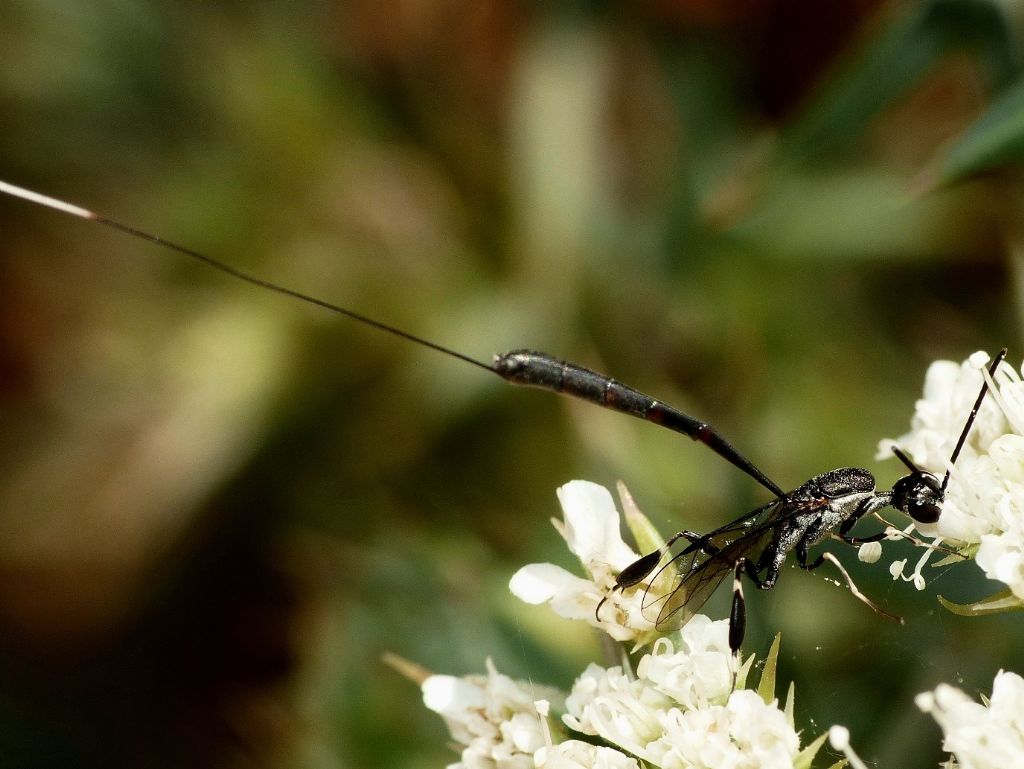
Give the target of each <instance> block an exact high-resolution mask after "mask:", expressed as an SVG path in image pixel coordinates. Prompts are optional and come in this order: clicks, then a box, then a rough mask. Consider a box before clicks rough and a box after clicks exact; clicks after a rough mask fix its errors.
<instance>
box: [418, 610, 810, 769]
mask: <svg viewBox="0 0 1024 769" xmlns="http://www.w3.org/2000/svg"><path fill="white" fill-rule="evenodd" d="M777 653H778V644H777V643H776V645H775V646H773V649H772V653H771V654H770V655H769V658H768V660H767V661H766V663H765V668H764V669H765V673H764V674H763V675H762V680H761V683H760V685H759V686H758V690H757V691H753V690H749V689H743V688H742V686H743V684H744V682H745V679H746V676H747V673H748V671H749V669H750V667H751V664H752V662H753V657H751V658H750V659H749V660H748V661H747V664H746V665H745V666H744V668H743V669H742V670H741V671H739V674H738V676H737V685H738V686H739V687H740V688H735V689H734V688H733V685H732V684H733V679H732V675H731V673H730V666H731V664H732V654H731V652H730V650H729V646H728V622H726V621H724V620H721V621H718V622H712V621H711V620H710V619H708V618H707V617H704V616H702V615H697V616H696V617H694V618H693V620H692V621H691V622H690V623H688V624H687V625H686V627H684V628H683V631H682V633H681V640H680V646H679V648H678V649H677V648H676V647H675V646H674V645H673V644H672V643H671V642H670V641H669V640H668V639H660V640H659V641H658V642H656V643H655V644H654V647H653V648H652V650H651V651H650V653H648V654H646V655H645V656H644V657H643V658H642V659H641V660H640V663H639V665H638V666H637V671H636V674H635V675H632V674H630V673H628V672H626V671H624V670H623V669H622V668H620V667H611V668H603V667H601V666H599V665H590V666H589V667H588V668H587V669H586V670H585V671H584V672H583V674H582V675H581V676H580V677H579V678H577V679H576V682H575V684H574V685H573V687H572V691H571V693H570V694H569V695H568V696H565V695H563V694H561V693H559V692H557V691H554V690H552V689H550V688H548V687H540V686H536V685H534V684H530V683H527V682H523V681H513V680H512V679H511V678H508V677H507V676H504V675H502V674H501V673H499V672H498V671H497V670H496V669H495V667H494V665H493V663H491V662H490V661H489V660H488V663H487V670H488V673H487V675H486V676H467V677H465V678H456V677H454V676H440V675H435V676H429V677H428V678H426V679H425V680H424V681H423V683H422V688H423V699H424V702H425V703H426V705H427V707H428V708H430V709H431V710H434V711H436V712H437V713H439V714H441V715H442V716H443V717H444V720H445V723H446V724H447V725H448V729H449V731H450V732H451V736H452V738H453V740H454V741H455V742H456V743H457V745H458V749H459V750H460V752H461V761H459V762H458V763H455V764H452V765H450V767H449V769H528V768H530V767H537V769H541V768H543V769H571V768H578V769H591V768H592V767H593V768H595V769H602V768H604V767H607V768H608V769H639V767H640V766H646V767H662V769H805V768H806V767H809V766H810V765H811V761H812V760H813V758H814V755H815V754H816V752H817V750H818V748H819V747H820V746H821V744H822V741H823V739H824V735H822V738H820V739H818V740H816V741H815V742H813V743H811V744H810V745H808V746H807V747H805V748H804V749H803V750H801V749H800V738H799V735H798V734H797V732H796V730H795V729H794V727H793V719H792V712H793V692H792V688H791V689H790V694H789V698H788V702H787V703H786V707H785V709H780V708H779V705H778V701H777V700H776V699H775V698H774V687H775V684H774V669H775V659H776V656H777ZM536 698H542V699H544V700H546V702H545V703H544V706H543V707H542V708H541V710H542V711H543V713H544V715H541V712H539V711H538V703H536V702H535V699H536ZM548 702H550V704H551V706H552V707H553V708H554V709H555V711H556V712H557V713H558V714H560V715H561V722H562V726H563V727H564V728H563V729H558V730H557V731H556V732H555V736H556V737H559V738H563V739H560V740H559V741H557V742H556V741H555V739H554V738H553V737H552V734H551V730H550V729H549V724H548V722H547V720H546V716H547V707H548ZM641 761H642V762H643V763H642V764H641V763H640V762H641Z"/></svg>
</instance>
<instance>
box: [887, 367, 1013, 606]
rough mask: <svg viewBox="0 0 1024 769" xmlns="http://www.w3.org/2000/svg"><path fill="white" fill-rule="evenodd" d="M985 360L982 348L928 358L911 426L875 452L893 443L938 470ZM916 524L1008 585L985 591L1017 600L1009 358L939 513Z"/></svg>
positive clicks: (959, 426)
mask: <svg viewBox="0 0 1024 769" xmlns="http://www.w3.org/2000/svg"><path fill="white" fill-rule="evenodd" d="M988 360H989V359H988V356H987V355H986V354H985V353H975V354H974V355H972V356H971V357H970V358H969V359H968V360H966V361H964V362H963V363H954V362H952V361H937V362H935V363H933V364H932V365H931V366H930V367H929V368H928V372H927V374H926V375H925V385H924V397H923V398H921V399H920V400H919V401H918V402H917V404H916V407H915V410H914V417H913V419H912V421H911V431H910V432H909V433H907V434H906V435H904V436H902V437H900V438H897V439H896V440H895V441H893V440H885V441H882V443H881V444H880V445H879V458H886V457H890V456H892V452H891V446H892V445H893V443H895V444H897V445H898V446H900V447H901V448H902V449H903V450H904V451H906V452H907V453H909V454H910V456H911V457H913V459H914V461H915V462H916V463H917V464H919V465H920V466H921V467H922V468H924V469H926V470H928V471H930V472H932V473H935V474H936V475H937V476H939V477H940V478H941V477H942V476H943V475H944V474H945V472H946V470H947V468H948V465H949V459H950V456H951V454H952V451H953V447H954V445H955V443H956V441H957V439H958V437H959V435H960V432H961V430H962V429H963V425H964V420H965V419H966V416H967V414H968V413H969V412H970V410H971V406H972V405H973V403H974V401H975V399H976V398H977V397H978V392H979V390H980V388H981V383H982V381H983V377H988V372H987V370H986V364H987V362H988ZM918 528H919V529H921V530H922V533H924V534H926V535H931V536H935V537H936V538H937V539H938V540H940V541H946V542H949V543H954V544H955V545H956V546H958V547H959V548H960V549H961V551H962V552H963V553H964V554H965V555H968V556H972V555H973V556H974V557H975V559H976V562H977V564H978V566H979V567H980V568H981V569H982V570H983V571H984V572H985V575H986V576H988V577H989V578H990V579H995V580H998V581H1000V582H1003V583H1004V584H1006V585H1007V587H1008V588H1009V589H1008V590H1007V591H1005V592H1004V593H1001V594H999V595H997V596H994V597H993V598H994V599H996V600H997V601H998V602H1000V603H1001V605H1003V606H1006V605H1007V604H1016V605H1020V604H1021V603H1022V602H1024V382H1022V381H1021V376H1020V373H1019V372H1018V371H1017V370H1015V369H1014V368H1013V367H1012V366H1010V365H1008V364H1006V363H1003V364H1002V365H1000V367H999V368H998V370H997V371H996V372H995V375H994V376H993V377H991V381H990V383H989V392H988V395H987V397H986V398H985V401H984V403H982V406H981V409H980V410H979V412H978V415H977V418H976V419H975V422H974V425H973V427H972V428H971V432H970V434H969V435H968V439H967V442H966V443H965V444H964V447H963V450H962V452H961V454H960V457H959V458H958V459H957V462H956V464H955V465H954V466H953V467H952V470H951V475H950V481H949V486H948V488H947V489H946V497H945V501H944V503H943V506H942V515H941V517H940V518H939V520H938V522H937V523H936V524H934V525H932V526H921V525H918ZM992 605H994V604H989V606H990V607H991V606H992ZM979 606H981V604H979Z"/></svg>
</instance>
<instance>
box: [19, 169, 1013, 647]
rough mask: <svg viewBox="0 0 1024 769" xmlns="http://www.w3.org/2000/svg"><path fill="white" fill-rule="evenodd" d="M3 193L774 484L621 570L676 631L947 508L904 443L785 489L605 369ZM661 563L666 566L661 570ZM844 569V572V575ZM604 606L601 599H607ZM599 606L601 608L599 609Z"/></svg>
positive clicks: (737, 615) (736, 624) (740, 610)
mask: <svg viewBox="0 0 1024 769" xmlns="http://www.w3.org/2000/svg"><path fill="white" fill-rule="evenodd" d="M0 192H3V193H5V194H7V195H11V196H14V197H18V198H21V199H23V200H27V201H29V202H32V203H35V204H36V205H41V206H45V207H47V208H51V209H54V210H57V211H60V212H62V213H65V214H69V215H71V216H76V217H79V218H82V219H86V220H89V221H93V222H97V223H98V224H103V225H105V226H107V227H112V228H114V229H117V230H120V231H121V232H124V233H127V234H129V235H133V236H135V237H139V238H142V239H144V240H148V241H150V242H152V243H156V244H158V245H161V246H163V247H165V248H168V249H171V250H173V251H176V252H178V253H180V254H183V255H185V256H188V257H191V258H193V259H196V260H198V261H201V262H203V263H204V264H206V265H208V266H210V267H213V268H215V269H217V270H220V271H221V272H224V273H227V274H228V275H231V276H233V277H235V278H238V279H240V280H243V281H246V282H248V283H251V284H253V285H256V286H259V287H260V288H265V289H267V290H269V291H274V292H276V293H279V294H283V295H285V296H289V297H292V298H293V299H298V300H300V301H303V302H307V303H309V304H313V305H316V306H318V307H322V308H324V309H326V310H330V311H331V312H335V313H338V314H340V315H344V316H346V317H348V318H352V319H353V320H356V321H359V322H360V323H364V324H366V325H369V326H372V327H374V328H376V329H379V330H381V331H384V332H387V333H389V334H393V335H396V336H399V337H402V338H403V339H407V340H409V341H411V342H414V343H416V344H419V345H422V346H425V347H429V348H430V349H433V350H436V351H438V352H440V353H443V354H444V355H448V356H450V357H453V358H456V359H458V360H461V361H463V362H465V363H469V364H471V365H474V366H476V367H478V368H481V369H484V370H486V371H489V372H492V373H494V374H497V375H498V376H500V377H501V378H503V379H505V380H506V381H508V382H511V383H513V384H517V385H524V386H528V387H538V388H541V389H544V390H550V391H552V392H558V393H564V394H566V395H570V396H572V397H574V398H580V399H582V400H585V401H589V402H590V403H595V404H597V405H599V406H603V407H605V408H609V409H613V410H615V411H620V412H622V413H624V414H629V415H631V416H634V417H638V418H640V419H643V420H646V421H648V422H653V423H654V424H658V425H662V426H663V427H667V428H668V429H670V430H674V431H676V432H679V433H682V434H684V435H688V436H689V437H690V438H692V439H693V440H695V441H700V442H701V443H703V444H705V445H706V446H708V447H709V448H710V449H711V450H712V451H714V452H715V453H716V454H718V455H719V456H721V457H723V458H724V459H726V460H727V461H728V462H731V463H732V464H733V465H735V466H736V467H738V468H739V469H740V470H742V471H743V472H744V473H746V474H747V475H749V476H750V477H751V478H753V479H754V480H756V481H757V482H758V483H760V484H761V485H762V486H763V487H764V488H766V489H768V490H769V491H770V492H771V493H772V494H774V495H775V499H773V500H772V501H771V502H769V503H767V504H766V505H763V506H761V507H759V508H757V509H755V510H752V511H751V512H749V513H745V514H744V515H742V516H740V517H739V518H737V519H736V520H734V521H731V522H730V523H727V524H725V525H724V526H721V527H719V528H717V529H715V530H714V531H712V532H710V533H708V534H697V533H695V532H692V531H681V532H679V533H678V534H676V535H674V536H673V537H672V538H670V540H669V541H668V542H667V543H666V544H665V545H664V546H663V547H662V548H660V549H659V550H656V551H654V552H653V553H649V554H648V555H645V556H643V557H642V558H640V559H639V560H638V561H636V562H635V563H633V564H632V565H630V566H628V567H627V568H626V569H624V570H623V571H622V573H621V574H620V575H619V576H618V579H617V580H616V585H615V587H614V589H615V590H624V589H629V588H632V587H636V586H638V585H640V583H642V582H644V581H645V580H648V578H650V577H651V575H652V574H653V575H655V576H654V578H653V579H651V580H650V583H652V584H659V583H660V581H661V580H659V579H658V578H659V577H660V576H661V575H662V574H666V573H673V574H674V575H675V576H674V577H673V580H672V584H671V586H670V587H668V588H667V589H665V590H663V591H661V592H660V593H659V592H655V591H654V590H653V589H652V588H650V587H648V588H646V593H645V595H644V599H643V604H644V608H645V611H647V612H651V613H653V614H656V617H655V618H654V620H653V621H654V622H655V625H656V627H657V628H658V629H660V630H666V631H667V630H672V629H676V628H679V627H681V626H682V625H684V624H685V623H686V622H687V621H688V620H689V619H690V618H691V617H692V616H693V615H694V614H695V613H696V612H697V611H698V610H699V609H700V608H701V607H702V606H703V605H704V603H705V601H707V599H708V598H709V597H710V595H711V594H712V593H713V592H714V590H715V588H716V587H718V585H719V584H721V582H722V580H723V579H725V577H726V575H728V574H729V573H730V572H732V573H733V575H734V589H733V601H732V610H731V614H730V634H729V644H730V646H731V647H732V649H733V651H736V650H738V649H739V647H740V644H741V643H742V640H743V633H744V629H745V624H746V612H745V604H744V601H743V591H742V586H741V577H742V576H744V575H746V576H747V577H748V578H749V579H750V580H751V581H752V582H753V583H754V584H755V585H756V586H757V587H758V588H760V589H762V590H770V589H771V588H772V587H773V586H774V585H775V582H776V580H777V579H778V577H779V573H780V571H781V569H782V566H783V564H784V563H785V561H786V557H787V556H788V555H789V553H790V552H793V551H795V553H796V558H797V562H798V564H799V565H800V566H801V567H802V568H804V569H807V570H811V569H816V568H818V567H819V566H821V565H822V564H823V563H825V561H826V560H827V561H830V562H832V563H834V564H835V565H836V566H838V567H839V568H840V569H842V567H841V565H840V564H839V562H838V560H837V559H836V558H835V556H833V555H832V554H831V553H827V552H825V553H822V554H821V555H819V556H818V557H817V558H816V559H815V560H813V561H809V560H808V559H809V554H808V549H809V548H810V547H811V546H813V545H817V544H819V543H820V542H822V541H823V540H824V539H826V538H827V537H829V536H832V535H835V536H836V537H838V538H839V539H840V540H842V541H843V542H846V543H848V544H850V545H860V544H863V543H866V542H877V541H880V540H882V539H884V538H885V537H886V536H888V534H887V532H885V531H883V532H880V533H878V534H874V535H871V536H867V537H854V536H850V531H851V530H852V528H853V526H854V525H855V524H856V523H857V521H858V520H860V519H861V518H862V517H864V516H865V515H869V514H871V513H875V512H877V511H879V510H881V509H882V508H885V507H889V506H891V507H894V508H896V509H897V510H900V511H902V512H904V513H906V514H907V515H909V516H910V517H911V518H913V519H914V520H915V521H917V522H919V523H934V522H935V521H937V520H938V518H939V515H940V514H941V511H942V502H943V499H944V498H945V493H946V486H947V484H948V483H949V475H950V474H949V470H947V471H946V474H945V476H944V477H943V479H942V481H941V482H940V481H939V479H938V478H937V477H936V476H935V475H932V474H931V473H928V472H926V471H924V470H922V469H921V468H919V467H918V466H917V465H915V464H914V462H913V461H912V460H911V459H910V458H909V457H908V456H907V455H906V454H905V453H904V452H902V451H901V450H900V449H899V448H896V447H894V448H893V451H894V453H895V454H896V456H897V457H898V458H899V459H900V461H901V462H903V464H904V465H905V466H906V468H907V470H908V471H909V472H908V474H907V475H906V476H904V477H903V478H901V479H900V480H898V481H897V482H896V483H895V484H894V485H893V487H892V489H891V490H889V491H878V490H876V488H875V478H874V476H873V475H872V474H871V473H869V472H868V471H867V470H863V469H861V468H857V467H844V468H840V469H837V470H831V471H829V472H827V473H822V474H821V475H817V476H815V477H814V478H812V479H811V480H809V481H807V482H806V483H804V484H803V485H801V486H798V487H797V488H796V489H794V490H793V491H790V492H788V493H787V492H784V491H783V490H782V488H781V487H779V486H778V484H776V483H775V482H774V481H772V480H771V479H770V478H769V477H768V476H767V475H765V474H764V473H763V472H762V471H761V470H759V469H758V468H757V467H756V466H755V465H754V464H753V463H752V462H751V461H750V460H749V459H747V458H746V457H744V456H743V455H742V454H740V453H739V451H737V450H736V449H735V448H734V447H733V446H732V444H730V443H729V442H728V441H727V440H726V439H725V437H724V436H723V435H722V434H721V433H720V432H719V431H718V430H716V429H715V428H714V427H712V426H711V425H709V424H707V423H706V422H702V421H700V420H699V419H695V418H694V417H691V416H689V415H688V414H684V413H683V412H681V411H679V410H678V409H674V408H672V407H671V406H669V405H667V404H665V403H662V402H661V401H658V400H656V399H654V398H651V397H650V396H647V395H644V394H643V393H641V392H639V391H638V390H634V389H633V388H631V387H628V386H626V385H624V384H622V383H620V382H617V381H615V380H614V379H612V378H610V377H607V376H605V375H604V374H599V373H597V372H596V371H592V370H590V369H587V368H584V367H582V366H578V365H576V364H574V363H568V362H566V361H561V360H558V359H556V358H552V357H551V356H549V355H545V354H543V353H539V352H534V351H530V350H517V351H513V352H509V353H505V354H503V355H498V356H495V358H494V360H493V362H492V363H490V364H488V363H484V362H482V361H478V360H476V359H474V358H471V357H469V356H467V355H463V354H462V353H459V352H456V351H455V350H451V349H449V348H447V347H444V346H442V345H439V344H437V343H435V342H431V341H429V340H427V339H423V338H421V337H418V336H415V335H413V334H410V333H408V332H405V331H402V330H401V329H398V328H395V327H393V326H389V325H387V324H385V323H381V322H380V321H376V320H373V319H372V318H368V317H366V316H365V315H361V314H359V313H356V312H353V311H352V310H348V309H345V308H344V307H340V306H338V305H335V304H331V303H330V302H326V301H324V300H322V299H317V298H316V297H313V296H310V295H308V294H304V293H301V292H299V291H294V290H292V289H290V288H287V287H285V286H281V285H278V284H276V283H272V282H270V281H266V280H263V279H262V278H258V277H256V276H254V275H251V274H249V273H246V272H243V271H241V270H237V269H235V268H234V267H231V266H230V265H228V264H225V263H224V262H221V261H218V260H216V259H213V258H212V257H209V256H206V255H204V254H201V253H199V252H197V251H193V250H192V249H189V248H186V247H184V246H181V245H178V244H176V243H172V242H170V241H167V240H164V239H163V238H160V237H158V236H155V235H151V234H149V233H146V232H143V231H141V230H138V229H136V228H134V227H130V226H128V225H126V224H123V223H121V222H118V221H115V220H113V219H109V218H107V217H104V216H100V215H99V214H96V213H93V212H92V211H89V210H87V209H84V208H81V207H80V206H76V205H73V204H70V203H67V202H64V201H61V200H57V199H55V198H51V197H47V196H45V195H41V194H39V193H36V192H32V191H31V190H26V189H23V188H21V187H16V186H14V185H11V184H7V183H6V182H2V181H0ZM1005 355H1006V350H1003V351H1001V352H1000V353H999V354H998V355H997V356H996V357H995V359H994V360H993V361H992V363H991V365H990V367H989V372H990V374H995V371H996V369H997V368H998V366H999V364H1000V362H1001V361H1002V359H1003V358H1004V357H1005ZM986 392H987V384H985V383H983V384H982V386H981V391H980V392H979V393H978V398H977V400H976V401H975V403H974V407H973V408H972V409H971V412H970V414H969V415H968V417H967V421H966V423H965V424H964V428H963V431H962V432H961V434H960V438H959V440H958V441H957V444H956V447H955V448H954V450H953V453H952V455H951V456H950V460H949V465H950V466H952V465H953V464H954V463H955V462H956V460H957V457H958V456H959V454H960V450H961V449H962V448H963V445H964V442H965V441H966V440H967V436H968V433H969V432H970V429H971V425H972V424H973V422H974V418H975V416H976V415H977V413H978V409H979V408H980V407H981V403H982V401H983V400H984V398H985V394H986ZM680 539H682V540H686V541H687V542H688V544H687V545H686V547H684V548H683V549H682V550H681V551H680V552H678V553H676V554H675V555H674V556H672V557H671V558H670V559H669V560H668V562H667V563H666V564H664V565H661V564H662V560H663V559H664V558H665V557H666V556H667V555H668V554H669V553H670V552H671V551H670V549H669V548H670V547H671V546H672V545H673V544H674V543H675V542H677V541H679V540H680ZM659 565H661V568H660V569H659V568H658V567H659ZM670 569H674V572H668V571H667V570H670ZM656 570H657V572H656ZM843 573H844V575H845V571H844V572H843ZM847 581H848V583H849V584H850V587H851V590H854V592H855V594H856V595H857V597H858V598H860V599H861V600H864V601H865V602H866V603H868V604H869V605H870V606H872V608H875V609H876V611H880V612H881V610H880V609H878V608H877V607H875V606H874V604H871V602H870V601H868V600H867V598H866V597H864V596H863V595H862V594H860V593H859V591H857V590H856V588H855V586H854V585H853V584H852V582H851V581H850V580H849V579H848V578H847ZM601 603H602V604H603V603H604V601H602V602H601ZM600 609H601V606H600V605H599V606H598V611H600ZM881 613H883V614H884V613H885V612H881Z"/></svg>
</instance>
